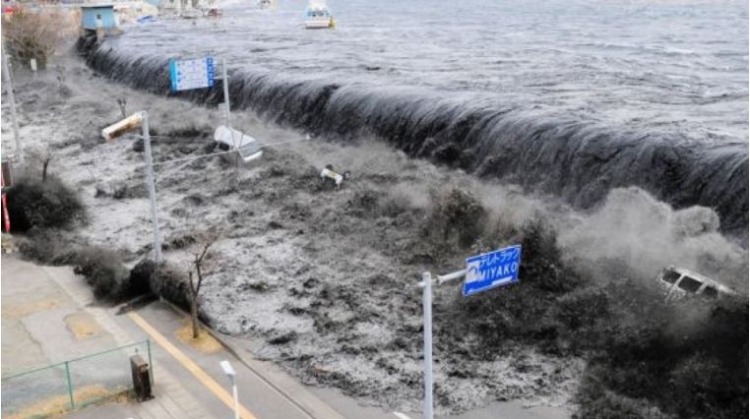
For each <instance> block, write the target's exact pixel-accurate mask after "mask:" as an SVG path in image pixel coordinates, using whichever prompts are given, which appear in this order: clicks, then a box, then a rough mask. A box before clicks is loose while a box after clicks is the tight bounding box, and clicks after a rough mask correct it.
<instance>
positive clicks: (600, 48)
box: [118, 0, 748, 140]
mask: <svg viewBox="0 0 750 419" xmlns="http://www.w3.org/2000/svg"><path fill="white" fill-rule="evenodd" d="M251 3H252V2H250V1H246V2H235V3H234V4H227V5H225V6H224V7H223V9H224V10H223V11H224V16H223V17H221V18H219V19H202V20H179V21H167V20H163V21H160V22H156V23H148V24H142V25H136V27H133V28H126V31H125V34H124V35H123V36H122V37H121V39H120V40H119V41H118V48H125V49H128V50H133V51H134V52H138V53H143V52H148V53H158V54H166V55H170V56H175V57H187V56H194V55H201V54H212V55H214V56H217V57H221V58H226V59H227V60H228V62H229V65H230V68H250V67H253V68H257V69H264V70H268V71H271V72H274V73H283V74H285V75H297V76H299V77H300V78H302V79H317V80H323V81H326V82H331V81H335V82H337V83H363V84H368V85H370V86H388V87H398V86H410V87H424V88H429V89H434V90H436V91H439V92H445V94H446V95H467V94H469V95H477V96H480V97H479V98H476V99H474V100H478V101H479V100H484V101H486V100H494V101H497V102H500V103H502V104H503V105H510V106H514V107H526V108H528V109H529V110H530V111H531V110H536V112H543V113H548V112H552V113H555V114H564V115H568V116H569V117H571V118H576V119H582V120H593V121H600V122H602V123H604V124H608V125H610V126H612V127H613V128H615V129H617V128H619V127H628V128H633V127H646V128H648V129H650V130H652V131H653V130H659V131H662V130H667V131H673V132H681V133H685V134H686V135H689V136H691V137H694V138H698V139H701V138H705V137H709V138H717V137H718V138H729V139H743V140H744V139H746V138H747V135H748V26H747V22H748V4H747V2H744V1H684V0H656V1H652V0H637V1H601V0H599V1H595V0H583V1H582V0H548V1H524V0H463V1H444V0H408V1H403V0H402V1H396V0H378V1H373V0H329V1H328V5H329V7H330V9H331V12H332V13H333V15H334V18H335V20H336V23H337V27H336V29H335V30H316V31H311V30H305V29H304V9H305V6H306V2H305V1H289V0H286V1H285V0H280V1H279V2H278V8H277V10H276V11H262V10H257V9H256V8H255V7H253V6H252V4H251Z"/></svg>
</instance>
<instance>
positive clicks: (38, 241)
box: [18, 228, 75, 265]
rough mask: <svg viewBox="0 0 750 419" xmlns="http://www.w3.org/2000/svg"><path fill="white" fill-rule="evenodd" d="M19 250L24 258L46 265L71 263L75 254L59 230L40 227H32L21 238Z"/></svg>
mask: <svg viewBox="0 0 750 419" xmlns="http://www.w3.org/2000/svg"><path fill="white" fill-rule="evenodd" d="M18 250H20V251H21V254H22V255H23V257H24V258H26V259H28V260H32V261H34V262H38V263H41V264H45V265H64V264H66V263H71V261H72V260H73V258H74V254H75V251H73V250H70V248H69V246H68V245H67V244H66V243H65V242H64V240H63V239H62V237H60V232H59V231H56V230H51V229H45V230H42V229H39V228H32V229H31V230H29V231H28V232H27V235H26V237H24V238H22V239H20V240H19V243H18Z"/></svg>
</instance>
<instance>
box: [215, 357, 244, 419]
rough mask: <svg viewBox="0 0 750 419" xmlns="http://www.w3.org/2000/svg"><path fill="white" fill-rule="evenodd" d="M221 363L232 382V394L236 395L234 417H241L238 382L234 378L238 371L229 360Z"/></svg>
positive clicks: (235, 418) (236, 418) (238, 418)
mask: <svg viewBox="0 0 750 419" xmlns="http://www.w3.org/2000/svg"><path fill="white" fill-rule="evenodd" d="M219 364H220V365H221V369H222V370H224V374H226V375H227V377H229V380H230V381H231V382H232V396H233V397H234V419H240V402H239V401H238V400H237V382H236V381H235V379H234V376H235V375H237V373H236V372H235V371H234V368H232V365H231V364H230V363H229V361H227V360H224V361H221V362H220V363H219Z"/></svg>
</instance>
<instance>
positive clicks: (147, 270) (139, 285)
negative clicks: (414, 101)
mask: <svg viewBox="0 0 750 419" xmlns="http://www.w3.org/2000/svg"><path fill="white" fill-rule="evenodd" d="M156 269H157V264H156V262H154V261H152V260H150V259H143V260H141V261H140V262H138V263H137V264H136V265H135V266H134V267H133V269H131V270H130V276H129V277H128V294H130V295H132V296H137V295H143V294H148V293H150V292H151V278H152V277H153V275H154V272H156Z"/></svg>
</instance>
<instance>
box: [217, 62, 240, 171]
mask: <svg viewBox="0 0 750 419" xmlns="http://www.w3.org/2000/svg"><path fill="white" fill-rule="evenodd" d="M221 67H222V70H221V79H222V85H223V88H224V119H225V121H226V124H227V128H229V132H231V133H232V146H233V147H235V148H237V141H236V140H235V138H234V131H233V130H232V113H231V108H230V105H229V77H227V59H226V58H222V59H221ZM239 170H240V153H239V151H237V153H236V154H235V155H234V185H235V186H237V183H238V182H239Z"/></svg>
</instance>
